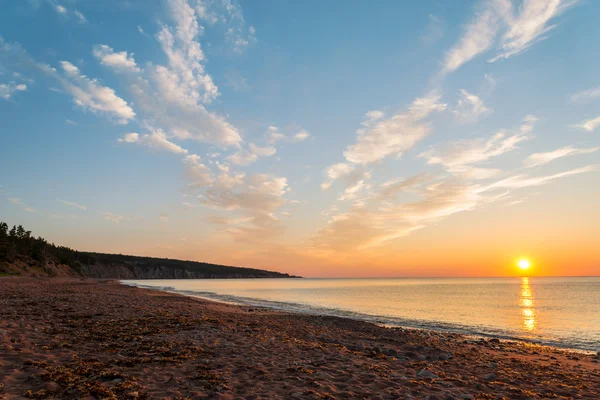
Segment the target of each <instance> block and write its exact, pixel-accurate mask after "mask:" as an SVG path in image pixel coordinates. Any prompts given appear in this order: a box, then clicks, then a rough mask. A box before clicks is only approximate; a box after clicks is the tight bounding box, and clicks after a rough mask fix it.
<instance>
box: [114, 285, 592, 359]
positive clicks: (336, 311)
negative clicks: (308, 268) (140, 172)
mask: <svg viewBox="0 0 600 400" xmlns="http://www.w3.org/2000/svg"><path fill="white" fill-rule="evenodd" d="M474 279H477V278H474ZM120 283H121V284H124V285H131V286H135V287H139V288H142V289H151V290H159V291H163V292H168V293H172V294H178V295H183V296H188V297H192V298H198V299H202V300H207V301H214V302H218V303H223V304H230V305H238V306H243V307H254V308H265V309H268V310H273V311H279V312H285V313H299V314H304V315H318V316H330V317H339V318H349V319H352V320H358V321H363V322H368V323H372V324H376V325H379V326H383V327H387V328H403V329H418V330H424V331H435V332H442V333H458V334H461V335H463V336H466V337H471V338H476V339H480V338H484V339H493V338H496V339H501V340H503V341H513V342H523V343H528V344H536V345H541V346H549V347H556V348H560V349H564V350H569V351H572V352H577V353H582V354H596V353H597V352H598V351H599V350H600V343H599V342H596V341H593V340H588V341H585V342H582V341H568V340H566V339H561V338H552V339H551V338H548V337H542V336H541V335H538V336H521V335H519V332H514V331H510V330H505V329H500V328H498V327H496V328H492V327H482V326H477V325H467V324H460V323H452V322H441V321H424V320H419V319H409V318H402V317H394V316H385V315H378V314H370V313H362V312H359V311H353V310H347V309H341V308H328V307H317V306H312V305H310V304H304V303H296V302H289V301H275V300H267V299H263V298H256V297H247V296H236V295H231V294H219V293H216V292H212V291H197V290H183V289H177V288H175V287H173V286H155V285H149V284H147V283H145V281H144V280H120Z"/></svg>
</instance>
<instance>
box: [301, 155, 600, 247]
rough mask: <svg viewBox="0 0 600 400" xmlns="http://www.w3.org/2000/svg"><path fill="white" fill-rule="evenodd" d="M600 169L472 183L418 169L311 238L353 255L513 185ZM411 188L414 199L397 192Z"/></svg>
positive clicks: (341, 214) (540, 182)
mask: <svg viewBox="0 0 600 400" xmlns="http://www.w3.org/2000/svg"><path fill="white" fill-rule="evenodd" d="M594 171H600V165H590V166H586V167H583V168H577V169H573V170H568V171H564V172H560V173H557V174H553V175H546V176H537V177H529V176H525V175H516V176H512V177H509V178H506V179H502V180H500V181H496V182H493V183H490V184H488V185H485V186H482V185H473V184H468V183H465V182H463V181H461V180H457V179H456V178H454V177H450V178H445V179H437V178H436V177H435V176H431V175H425V174H419V175H415V176H412V177H410V178H407V179H398V180H393V181H389V182H386V183H384V184H381V185H379V186H378V187H377V189H376V190H375V191H374V194H373V195H372V196H370V197H369V198H367V199H366V201H365V202H363V203H361V204H359V205H358V206H354V207H352V208H350V209H349V210H348V211H343V212H338V213H336V214H334V215H332V216H331V218H330V219H329V221H328V222H327V225H326V226H325V227H323V228H322V229H321V230H320V231H318V232H317V234H316V235H315V236H314V237H313V238H312V239H311V247H312V248H313V249H316V250H319V251H330V252H331V251H333V252H336V254H340V253H344V254H352V253H351V252H352V251H362V250H366V249H370V248H373V247H376V246H380V245H383V244H385V243H387V242H389V241H391V240H395V239H398V238H400V237H403V236H407V235H409V234H411V233H412V232H414V231H416V230H419V229H424V228H426V227H427V226H430V225H431V224H433V223H435V222H437V221H440V220H442V219H445V218H447V217H449V216H451V215H454V214H457V213H460V212H464V211H470V210H474V209H476V208H480V207H482V206H485V205H486V204H490V203H492V202H495V201H498V200H500V199H505V198H509V194H510V193H511V191H513V190H518V189H523V188H527V187H535V186H540V185H543V184H547V183H550V182H551V181H554V180H556V179H560V178H564V177H568V176H574V175H578V174H583V173H587V172H594ZM407 191H410V192H411V196H410V197H408V198H407V199H411V198H413V197H414V196H417V199H416V200H404V201H401V199H400V198H399V197H398V196H400V195H402V194H403V193H406V192H407Z"/></svg>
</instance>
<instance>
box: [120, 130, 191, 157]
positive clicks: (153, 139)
mask: <svg viewBox="0 0 600 400" xmlns="http://www.w3.org/2000/svg"><path fill="white" fill-rule="evenodd" d="M118 141H119V142H121V143H139V144H141V145H143V146H147V147H150V148H152V149H156V150H165V151H169V152H171V153H175V154H187V153H188V151H187V150H186V149H184V148H183V147H181V146H179V145H178V144H175V143H173V142H171V141H170V140H169V139H167V135H166V133H165V132H164V131H163V130H162V129H156V130H154V131H153V132H152V133H146V134H143V135H140V134H138V133H134V132H133V133H126V134H125V135H124V136H123V137H122V138H120V139H119V140H118Z"/></svg>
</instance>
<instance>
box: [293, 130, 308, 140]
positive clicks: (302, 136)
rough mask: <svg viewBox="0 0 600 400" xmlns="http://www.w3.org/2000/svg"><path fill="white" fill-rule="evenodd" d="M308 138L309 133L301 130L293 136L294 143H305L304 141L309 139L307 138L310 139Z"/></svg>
mask: <svg viewBox="0 0 600 400" xmlns="http://www.w3.org/2000/svg"><path fill="white" fill-rule="evenodd" d="M310 136H311V135H310V133H309V132H308V131H306V130H304V129H302V130H301V131H300V132H298V133H296V134H295V135H294V141H295V142H303V141H305V140H306V139H309V138H310Z"/></svg>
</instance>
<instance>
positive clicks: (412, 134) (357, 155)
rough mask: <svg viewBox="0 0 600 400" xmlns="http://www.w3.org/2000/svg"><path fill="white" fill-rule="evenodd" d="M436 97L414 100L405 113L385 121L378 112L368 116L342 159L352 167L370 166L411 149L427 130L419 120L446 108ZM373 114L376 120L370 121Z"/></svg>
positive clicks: (427, 126) (427, 132) (433, 95)
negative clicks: (357, 165) (352, 164)
mask: <svg viewBox="0 0 600 400" xmlns="http://www.w3.org/2000/svg"><path fill="white" fill-rule="evenodd" d="M440 97H441V96H440V95H438V94H435V93H432V94H429V95H428V96H426V97H422V98H417V99H416V100H415V101H414V102H413V103H412V104H411V105H410V106H409V107H408V111H407V112H404V113H398V114H395V115H393V116H391V117H390V118H388V119H382V117H381V115H380V114H379V113H376V114H373V113H372V112H371V113H369V114H368V115H367V119H366V120H365V121H364V122H363V128H361V129H359V130H357V131H356V134H357V140H356V143H355V144H352V145H350V146H348V148H347V149H346V150H345V151H344V156H345V157H346V160H348V161H349V162H351V163H354V164H362V165H364V164H370V163H373V162H378V161H381V160H382V159H384V158H386V157H387V156H390V155H395V156H400V155H401V154H402V153H403V152H405V151H407V150H409V149H411V148H412V147H413V146H414V145H415V144H416V143H417V142H419V141H420V140H422V139H423V138H424V137H425V136H427V135H428V134H429V132H430V130H431V129H430V127H429V125H428V124H427V123H423V122H422V121H421V120H422V119H424V118H425V117H427V116H428V115H429V114H431V113H432V112H434V111H438V112H439V111H443V110H445V109H446V104H443V103H439V100H440ZM374 115H375V116H376V117H377V118H376V119H373V116H374Z"/></svg>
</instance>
